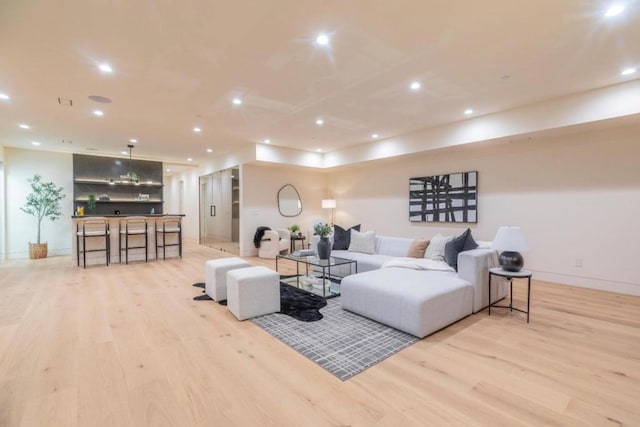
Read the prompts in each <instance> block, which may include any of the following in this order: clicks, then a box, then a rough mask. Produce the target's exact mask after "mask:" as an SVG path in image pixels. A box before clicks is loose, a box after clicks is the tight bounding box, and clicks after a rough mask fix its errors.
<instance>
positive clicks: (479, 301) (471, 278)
mask: <svg viewBox="0 0 640 427" xmlns="http://www.w3.org/2000/svg"><path fill="white" fill-rule="evenodd" d="M497 266H498V252H497V251H496V250H494V249H472V250H470V251H464V252H460V254H459V255H458V277H460V278H461V279H463V280H466V281H467V282H469V283H471V285H472V286H473V312H474V313H477V312H478V311H480V310H482V309H483V308H484V307H486V306H488V305H489V269H490V268H492V267H497ZM491 291H492V292H491V295H492V296H493V295H495V296H496V300H498V299H501V298H504V297H505V296H506V286H504V284H503V283H502V282H500V283H497V282H496V281H494V283H493V288H491Z"/></svg>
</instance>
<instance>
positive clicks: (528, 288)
mask: <svg viewBox="0 0 640 427" xmlns="http://www.w3.org/2000/svg"><path fill="white" fill-rule="evenodd" d="M530 304H531V276H529V283H528V284H527V323H529V311H531V309H530Z"/></svg>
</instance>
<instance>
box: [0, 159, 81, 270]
mask: <svg viewBox="0 0 640 427" xmlns="http://www.w3.org/2000/svg"><path fill="white" fill-rule="evenodd" d="M4 159H5V162H4V168H5V196H6V200H5V205H6V206H5V209H6V217H5V232H6V258H28V257H29V246H28V243H29V242H32V243H33V242H35V241H36V232H37V221H36V219H35V218H34V217H33V216H30V215H28V214H26V213H24V212H22V211H21V210H20V207H21V206H23V205H24V202H25V201H26V194H28V193H29V192H30V191H31V187H30V185H29V183H28V182H27V179H28V178H31V177H33V176H34V175H35V174H36V173H38V174H40V175H41V176H42V179H43V180H44V181H53V182H54V183H55V184H56V185H58V186H61V187H63V188H64V192H65V194H66V197H65V198H64V199H63V200H62V202H61V206H62V217H61V218H60V219H59V220H57V221H55V222H51V221H49V220H47V219H44V220H43V221H42V236H41V241H42V242H43V243H44V242H47V243H48V244H49V255H62V254H70V253H71V239H72V231H71V228H72V227H71V215H72V213H73V160H72V156H71V154H63V153H52V152H45V151H38V150H22V149H17V148H8V147H5V152H4Z"/></svg>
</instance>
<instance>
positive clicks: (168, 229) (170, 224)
mask: <svg viewBox="0 0 640 427" xmlns="http://www.w3.org/2000/svg"><path fill="white" fill-rule="evenodd" d="M167 234H169V235H172V234H174V235H177V237H178V240H177V242H174V243H167V241H166V239H167ZM160 236H162V242H160V240H161V239H160ZM171 240H173V239H171ZM167 246H178V254H179V255H180V258H182V217H179V216H165V217H162V218H158V219H157V220H156V259H158V248H162V259H163V260H164V259H167V249H166V248H167Z"/></svg>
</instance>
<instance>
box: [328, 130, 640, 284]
mask: <svg viewBox="0 0 640 427" xmlns="http://www.w3.org/2000/svg"><path fill="white" fill-rule="evenodd" d="M638 131H639V129H638V126H637V125H636V126H633V127H626V128H617V129H613V130H605V131H599V132H592V133H589V134H575V135H569V136H563V137H560V138H546V139H541V140H534V141H531V142H523V141H520V142H514V143H511V144H509V143H506V144H500V145H498V144H486V145H482V144H478V145H477V146H475V147H473V146H469V147H467V148H464V147H461V148H457V149H450V150H444V151H438V152H432V153H425V154H421V155H413V156H410V157H409V156H407V157H403V158H397V159H395V160H389V161H385V162H375V163H368V164H362V165H360V166H359V167H350V168H348V169H345V170H341V171H335V172H334V173H331V174H329V177H330V179H329V186H330V188H333V189H334V191H335V194H336V198H337V204H338V208H337V214H336V215H337V216H336V223H338V224H340V225H343V226H351V225H354V224H356V223H362V229H363V230H365V231H366V230H369V229H375V230H376V231H377V233H378V234H383V235H397V236H406V237H419V236H424V237H427V238H428V237H431V236H433V235H434V234H436V233H438V232H440V233H443V234H459V233H460V232H462V231H463V230H464V229H466V227H467V225H453V226H452V225H437V224H434V223H412V222H409V220H408V187H409V185H408V180H409V178H410V177H414V176H428V175H436V174H442V173H451V172H463V171H472V170H477V171H478V172H479V198H478V208H479V212H478V217H479V221H478V223H477V224H470V225H468V226H469V227H470V228H471V230H472V232H473V235H474V237H475V238H476V239H478V240H491V239H493V236H494V235H495V233H496V231H497V229H498V227H499V226H501V225H519V226H521V227H522V229H523V231H524V233H525V235H526V238H527V240H528V242H529V244H530V246H531V251H530V252H529V253H526V254H524V256H525V265H526V268H527V269H530V270H533V271H534V273H535V278H537V279H540V280H548V281H552V282H556V283H566V284H571V285H578V286H587V287H593V288H597V289H605V290H612V291H616V292H625V293H630V294H635V295H640V263H639V262H638V255H640V250H639V249H638V244H639V243H640V241H639V240H638V239H639V237H638V236H640V221H639V220H638V212H640V167H638V163H637V159H638V158H640V144H638V142H637V135H638ZM577 260H582V264H583V266H582V267H577V266H576V263H577Z"/></svg>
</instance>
